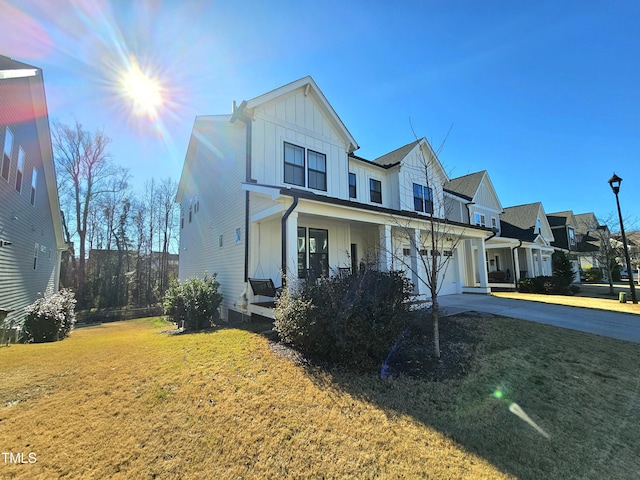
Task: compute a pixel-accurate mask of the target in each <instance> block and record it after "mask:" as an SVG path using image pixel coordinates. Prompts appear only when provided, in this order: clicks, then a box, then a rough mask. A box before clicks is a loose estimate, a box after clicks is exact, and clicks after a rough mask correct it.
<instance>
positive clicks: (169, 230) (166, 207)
mask: <svg viewBox="0 0 640 480" xmlns="http://www.w3.org/2000/svg"><path fill="white" fill-rule="evenodd" d="M177 190H178V184H177V182H176V181H174V180H172V179H171V178H166V179H164V180H162V181H161V182H160V185H158V190H157V196H158V207H159V212H158V224H159V225H158V227H159V229H158V239H159V240H160V239H161V241H162V245H161V248H160V262H159V272H158V284H159V290H160V291H161V292H164V291H165V290H166V288H167V286H168V282H169V277H168V274H169V246H170V243H171V239H172V236H173V232H174V231H175V229H176V227H177V223H178V216H177V213H178V209H177V205H176V203H175V202H174V199H175V196H176V192H177Z"/></svg>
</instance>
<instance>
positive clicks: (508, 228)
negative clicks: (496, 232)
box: [500, 202, 544, 242]
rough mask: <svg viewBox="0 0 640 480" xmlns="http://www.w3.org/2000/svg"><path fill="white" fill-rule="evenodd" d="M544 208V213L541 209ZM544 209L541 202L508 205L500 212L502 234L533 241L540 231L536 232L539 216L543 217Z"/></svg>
mask: <svg viewBox="0 0 640 480" xmlns="http://www.w3.org/2000/svg"><path fill="white" fill-rule="evenodd" d="M541 210H542V214H540V211H541ZM543 216H544V209H543V208H542V203H541V202H534V203H528V204H526V205H517V206H515V207H507V208H505V209H504V211H503V213H502V214H500V231H501V236H503V237H509V238H517V239H518V240H523V241H525V242H533V241H534V240H535V239H536V237H537V236H538V235H539V233H536V231H535V230H536V222H537V220H538V218H540V221H542V220H543V219H542V218H541V217H543Z"/></svg>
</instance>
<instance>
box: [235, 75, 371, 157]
mask: <svg viewBox="0 0 640 480" xmlns="http://www.w3.org/2000/svg"><path fill="white" fill-rule="evenodd" d="M299 88H304V89H305V95H308V94H309V93H310V92H313V93H314V94H315V97H316V99H317V100H318V103H319V105H320V106H321V108H322V110H323V111H324V114H325V115H326V117H327V118H328V119H330V121H331V122H332V123H333V124H334V127H335V128H336V129H337V130H338V131H340V132H342V134H343V135H344V137H345V139H346V140H347V142H348V143H349V144H350V146H349V151H351V152H353V151H355V150H357V149H359V148H360V146H359V145H358V142H356V140H355V138H353V136H352V135H351V133H350V132H349V130H348V129H347V127H346V126H345V124H344V123H342V120H341V119H340V117H339V116H338V114H337V113H336V111H335V110H334V109H333V107H332V106H331V104H330V103H329V101H328V100H327V97H325V96H324V94H323V93H322V91H321V90H320V88H319V87H318V85H317V84H316V82H315V81H314V80H313V78H311V76H310V75H307V76H306V77H303V78H300V79H298V80H296V81H294V82H291V83H288V84H286V85H283V86H282V87H278V88H276V89H274V90H271V91H270V92H267V93H264V94H262V95H259V96H257V97H255V98H252V99H251V100H247V101H244V102H242V103H241V105H240V107H238V108H242V109H253V108H255V107H257V106H258V105H261V104H263V103H266V102H271V101H273V100H275V99H277V98H279V97H281V96H283V95H287V94H289V93H291V92H293V91H294V90H297V89H299ZM234 113H235V112H234Z"/></svg>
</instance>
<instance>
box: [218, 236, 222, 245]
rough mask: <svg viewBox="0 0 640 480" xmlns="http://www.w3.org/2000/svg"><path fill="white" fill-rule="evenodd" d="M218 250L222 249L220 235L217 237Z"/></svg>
mask: <svg viewBox="0 0 640 480" xmlns="http://www.w3.org/2000/svg"><path fill="white" fill-rule="evenodd" d="M218 248H222V235H220V236H219V237H218Z"/></svg>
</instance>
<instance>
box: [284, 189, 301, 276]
mask: <svg viewBox="0 0 640 480" xmlns="http://www.w3.org/2000/svg"><path fill="white" fill-rule="evenodd" d="M297 206H298V195H295V194H294V195H293V203H292V204H291V205H290V206H289V208H287V211H286V212H284V215H283V216H282V265H281V268H282V286H283V287H284V284H285V278H286V273H287V219H288V218H289V215H291V214H292V213H293V211H294V210H295V208H296V207H297Z"/></svg>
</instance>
